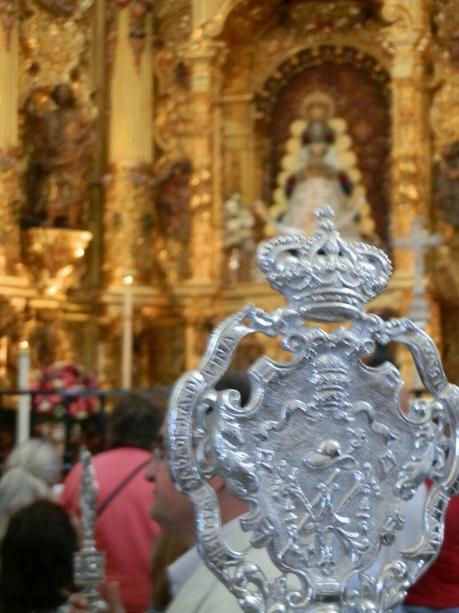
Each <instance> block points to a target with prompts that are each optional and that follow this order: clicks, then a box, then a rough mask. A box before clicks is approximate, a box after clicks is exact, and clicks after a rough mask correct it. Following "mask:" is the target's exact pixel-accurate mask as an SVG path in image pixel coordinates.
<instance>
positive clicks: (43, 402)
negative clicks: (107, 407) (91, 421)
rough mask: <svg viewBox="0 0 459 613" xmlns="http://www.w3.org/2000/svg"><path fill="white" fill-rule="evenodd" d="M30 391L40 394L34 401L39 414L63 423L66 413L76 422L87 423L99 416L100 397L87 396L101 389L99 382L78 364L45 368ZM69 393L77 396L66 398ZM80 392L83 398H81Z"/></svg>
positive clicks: (55, 365) (58, 363)
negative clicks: (86, 419) (89, 419)
mask: <svg viewBox="0 0 459 613" xmlns="http://www.w3.org/2000/svg"><path fill="white" fill-rule="evenodd" d="M30 387H31V389H32V390H34V391H36V392H41V393H37V394H35V395H34V397H33V408H34V410H35V412H36V413H37V414H40V415H43V416H48V417H53V418H55V419H61V418H62V417H64V415H65V413H66V409H67V411H68V414H69V415H70V417H72V418H73V419H85V418H86V417H89V416H90V415H94V414H95V413H97V410H98V406H99V402H98V399H97V397H95V396H89V395H85V392H87V391H88V390H95V389H97V388H98V384H97V381H96V379H95V378H94V377H93V376H91V375H90V374H89V373H88V372H87V371H86V370H85V369H84V368H83V367H82V366H80V365H78V364H66V363H64V362H55V363H54V364H52V365H51V366H47V367H46V368H43V369H42V370H41V371H40V372H39V373H38V376H37V377H36V378H35V379H34V380H33V381H32V382H31V386H30ZM63 392H64V395H62V393H63ZM68 392H71V393H72V394H75V396H73V395H70V396H66V395H65V393H68ZM79 392H81V393H82V394H83V395H81V396H79V395H78V393H79Z"/></svg>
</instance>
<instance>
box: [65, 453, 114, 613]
mask: <svg viewBox="0 0 459 613" xmlns="http://www.w3.org/2000/svg"><path fill="white" fill-rule="evenodd" d="M80 463H81V467H82V470H81V480H80V510H81V524H82V528H83V543H82V547H81V549H80V550H79V551H77V552H76V553H75V554H74V558H73V574H74V581H75V584H76V585H77V586H79V587H81V588H82V592H81V593H82V594H83V595H84V596H85V597H86V598H87V600H88V606H89V610H90V611H91V613H97V612H102V611H107V603H106V602H105V600H104V599H103V598H102V597H101V596H100V594H99V592H98V588H99V587H100V586H101V585H102V584H103V582H104V578H105V556H104V553H103V552H102V551H98V550H97V549H96V544H95V539H94V532H95V522H96V516H97V508H96V500H97V482H96V478H95V474H94V468H93V465H92V462H91V453H90V452H89V451H88V449H87V448H86V447H85V446H84V445H82V446H81V449H80Z"/></svg>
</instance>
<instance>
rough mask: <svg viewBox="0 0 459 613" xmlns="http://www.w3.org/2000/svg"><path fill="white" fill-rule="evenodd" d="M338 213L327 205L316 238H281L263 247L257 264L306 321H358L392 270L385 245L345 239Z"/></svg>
mask: <svg viewBox="0 0 459 613" xmlns="http://www.w3.org/2000/svg"><path fill="white" fill-rule="evenodd" d="M333 214H334V213H333V210H332V209H331V208H330V207H328V206H327V207H324V208H321V209H319V210H318V211H317V212H316V217H317V220H318V221H317V224H316V230H315V232H314V234H313V235H312V236H301V235H299V234H290V235H286V236H278V237H276V238H274V239H271V240H269V241H265V242H263V243H262V244H261V245H260V246H259V248H258V253H257V259H258V264H259V266H260V269H261V271H262V272H263V274H264V275H265V276H266V278H267V279H268V281H269V283H270V285H271V286H272V287H273V289H275V290H277V291H279V292H281V293H282V294H284V296H285V297H286V298H287V301H288V303H289V305H291V306H292V307H293V308H295V309H296V310H298V311H299V313H300V314H301V315H302V316H303V317H304V318H305V319H311V320H315V321H342V320H344V319H355V318H356V317H358V316H359V315H360V314H361V313H362V311H363V309H364V306H365V303H367V302H368V301H370V300H371V299H372V298H374V297H375V296H377V295H378V294H379V293H380V292H381V291H382V290H383V289H384V287H385V286H386V284H387V282H388V280H389V277H390V275H391V272H392V266H391V263H390V260H389V258H388V257H387V255H386V254H385V253H384V252H383V251H381V249H378V248H377V247H374V246H372V245H368V244H366V243H362V242H359V241H346V240H344V239H343V238H342V237H341V236H340V234H339V232H338V231H337V230H335V228H334V226H333V222H332V218H333Z"/></svg>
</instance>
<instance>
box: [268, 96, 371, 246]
mask: <svg viewBox="0 0 459 613" xmlns="http://www.w3.org/2000/svg"><path fill="white" fill-rule="evenodd" d="M303 109H304V115H305V117H304V119H302V120H296V121H294V122H293V123H292V125H291V127H290V133H291V136H290V138H289V140H288V142H287V143H286V149H287V153H286V155H285V156H284V158H283V159H282V171H281V172H280V173H279V176H278V180H277V189H276V190H275V193H274V200H275V204H274V206H273V207H272V209H271V210H270V217H271V224H272V225H273V226H274V229H275V230H276V231H277V232H282V233H285V232H287V233H291V232H296V233H305V234H309V233H310V232H311V231H312V229H313V227H314V222H315V217H314V211H315V210H316V209H317V208H319V207H321V206H324V205H326V204H327V205H330V206H331V207H332V208H333V210H334V211H335V226H336V228H337V229H338V230H339V231H340V232H341V234H342V235H344V236H345V238H347V239H357V238H360V237H361V236H362V234H365V235H367V236H368V235H371V233H372V231H373V227H372V225H373V224H372V221H371V219H369V218H368V215H367V217H366V218H365V224H363V226H362V217H365V213H368V211H369V207H368V205H367V204H366V202H365V191H364V188H363V186H362V185H361V183H360V172H359V171H358V169H357V168H356V156H355V154H354V153H353V152H352V149H351V140H350V137H349V136H348V135H347V134H346V122H345V121H344V120H342V119H339V118H334V117H332V113H333V101H332V100H331V98H330V97H329V96H328V94H326V93H324V92H319V91H317V92H313V93H312V94H310V95H309V96H307V98H306V99H305V102H304V104H303ZM362 214H363V215H362ZM273 219H274V220H275V221H273ZM370 226H371V227H370Z"/></svg>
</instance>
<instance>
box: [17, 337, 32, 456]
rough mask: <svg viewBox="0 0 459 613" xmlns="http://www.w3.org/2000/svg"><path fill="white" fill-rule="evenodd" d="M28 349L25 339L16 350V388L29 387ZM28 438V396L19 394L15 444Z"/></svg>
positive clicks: (23, 388) (25, 388)
mask: <svg viewBox="0 0 459 613" xmlns="http://www.w3.org/2000/svg"><path fill="white" fill-rule="evenodd" d="M29 373H30V350H29V343H28V342H27V341H21V342H20V343H19V351H18V378H17V383H18V389H19V390H27V389H29ZM29 438H30V396H29V394H21V395H20V396H19V403H18V408H17V413H16V444H17V445H20V444H21V443H24V442H25V441H27V440H29Z"/></svg>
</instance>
